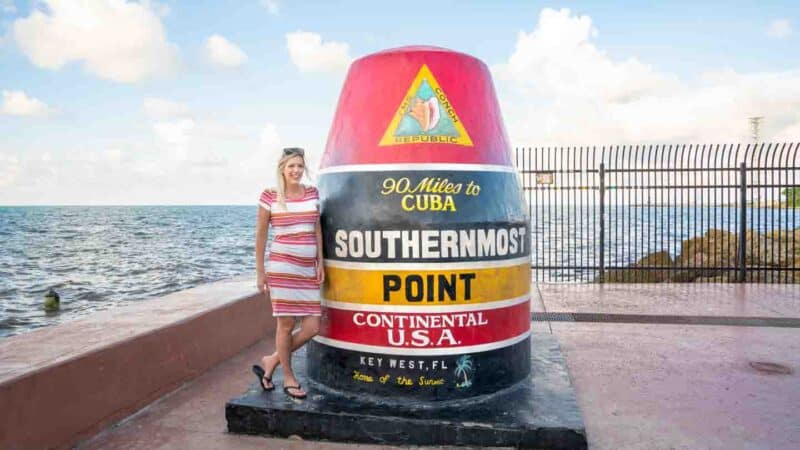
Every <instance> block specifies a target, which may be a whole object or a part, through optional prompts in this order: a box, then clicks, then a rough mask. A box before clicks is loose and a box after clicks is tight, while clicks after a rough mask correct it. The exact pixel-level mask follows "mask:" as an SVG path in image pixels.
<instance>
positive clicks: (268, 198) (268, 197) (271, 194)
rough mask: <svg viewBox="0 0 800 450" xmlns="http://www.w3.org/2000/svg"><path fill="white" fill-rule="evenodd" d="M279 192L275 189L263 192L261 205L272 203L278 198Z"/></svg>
mask: <svg viewBox="0 0 800 450" xmlns="http://www.w3.org/2000/svg"><path fill="white" fill-rule="evenodd" d="M277 195H278V191H277V190H276V189H274V188H266V189H264V190H263V191H261V196H260V200H261V203H271V202H272V201H274V200H275V197H277Z"/></svg>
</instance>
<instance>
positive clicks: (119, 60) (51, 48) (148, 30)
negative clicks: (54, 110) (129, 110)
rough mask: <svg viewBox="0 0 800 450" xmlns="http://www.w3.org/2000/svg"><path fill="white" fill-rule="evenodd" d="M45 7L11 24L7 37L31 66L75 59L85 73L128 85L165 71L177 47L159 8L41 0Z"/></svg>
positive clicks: (112, 0)
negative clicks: (162, 21) (10, 34)
mask: <svg viewBox="0 0 800 450" xmlns="http://www.w3.org/2000/svg"><path fill="white" fill-rule="evenodd" d="M45 3H46V5H47V7H46V8H45V9H35V10H34V11H33V12H32V13H31V15H30V16H28V17H26V18H21V19H17V20H15V21H14V23H13V28H12V34H13V36H14V40H15V41H16V42H17V45H18V46H19V48H20V50H22V52H23V53H24V54H25V55H26V56H27V57H28V58H29V59H30V60H31V62H32V63H33V64H34V65H36V66H38V67H42V68H45V69H50V70H59V69H61V67H63V66H64V65H65V64H68V63H70V62H73V61H76V62H81V63H82V64H83V68H84V70H85V71H86V72H88V73H90V74H93V75H95V76H97V77H100V78H103V79H107V80H111V81H116V82H120V83H133V82H137V81H140V80H142V79H144V78H147V77H151V76H154V75H159V74H164V73H168V72H169V71H171V70H172V69H173V68H174V67H175V66H176V64H177V49H176V47H175V46H174V45H173V44H171V43H169V42H168V41H167V37H166V32H165V30H164V26H163V24H162V23H161V19H160V15H162V14H165V12H166V11H165V10H164V9H163V7H160V6H158V5H157V4H153V3H150V2H143V3H135V2H126V1H123V0H97V1H92V2H71V1H66V0H45Z"/></svg>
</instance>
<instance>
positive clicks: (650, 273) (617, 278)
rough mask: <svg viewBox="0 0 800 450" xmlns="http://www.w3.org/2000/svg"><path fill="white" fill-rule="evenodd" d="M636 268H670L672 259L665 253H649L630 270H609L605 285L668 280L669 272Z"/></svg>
mask: <svg viewBox="0 0 800 450" xmlns="http://www.w3.org/2000/svg"><path fill="white" fill-rule="evenodd" d="M637 267H665V268H668V267H672V257H671V256H670V254H669V252H666V251H660V252H655V253H651V254H649V255H647V256H645V257H644V258H642V259H640V260H639V261H638V262H637V263H636V264H634V265H632V266H631V268H630V269H615V270H609V271H608V272H606V274H605V278H604V281H605V282H607V283H660V282H662V281H666V280H667V279H668V278H669V270H657V269H656V270H653V269H648V270H644V269H639V270H637V269H636V268H637ZM595 281H597V280H595Z"/></svg>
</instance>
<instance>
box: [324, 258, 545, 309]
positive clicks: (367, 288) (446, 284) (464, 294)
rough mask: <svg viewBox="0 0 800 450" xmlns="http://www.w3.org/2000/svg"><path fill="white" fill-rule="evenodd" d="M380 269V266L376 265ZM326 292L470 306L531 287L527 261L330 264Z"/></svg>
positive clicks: (364, 300) (365, 300) (363, 299)
mask: <svg viewBox="0 0 800 450" xmlns="http://www.w3.org/2000/svg"><path fill="white" fill-rule="evenodd" d="M375 266H376V267H380V264H375ZM325 276H326V278H327V282H326V283H325V287H324V289H323V296H324V297H325V298H326V299H328V300H331V301H336V302H345V303H359V304H370V305H395V306H403V305H407V306H425V305H428V306H442V305H468V304H473V303H485V302H493V301H499V300H504V299H509V298H515V297H519V296H523V295H526V294H528V292H529V290H530V282H531V280H530V267H529V265H528V263H527V262H525V263H524V264H518V265H514V266H506V267H489V268H474V269H458V270H419V269H417V270H391V269H387V270H380V271H378V270H357V269H350V268H347V269H345V268H341V267H330V266H329V267H326V269H325Z"/></svg>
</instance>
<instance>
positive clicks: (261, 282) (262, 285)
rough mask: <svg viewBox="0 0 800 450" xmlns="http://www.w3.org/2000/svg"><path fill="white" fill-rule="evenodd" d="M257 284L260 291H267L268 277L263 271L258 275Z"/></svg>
mask: <svg viewBox="0 0 800 450" xmlns="http://www.w3.org/2000/svg"><path fill="white" fill-rule="evenodd" d="M256 286H257V287H258V292H261V293H262V294H263V293H264V292H267V277H265V276H264V274H263V273H261V272H259V273H258V275H256Z"/></svg>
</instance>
